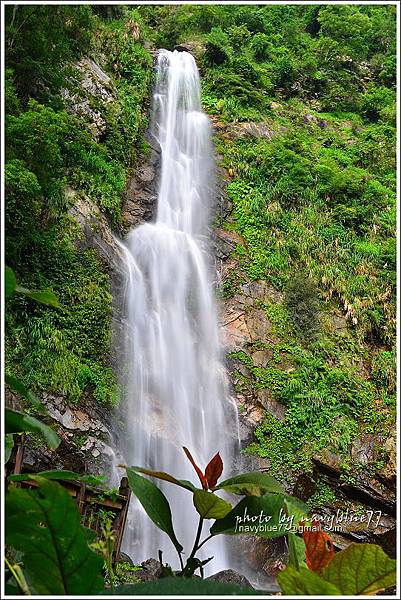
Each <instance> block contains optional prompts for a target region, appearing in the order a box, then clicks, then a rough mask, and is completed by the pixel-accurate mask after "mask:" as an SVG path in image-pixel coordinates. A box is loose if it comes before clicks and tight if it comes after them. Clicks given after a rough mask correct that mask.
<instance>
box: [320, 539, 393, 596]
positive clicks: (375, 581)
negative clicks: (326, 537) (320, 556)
mask: <svg viewBox="0 0 401 600" xmlns="http://www.w3.org/2000/svg"><path fill="white" fill-rule="evenodd" d="M321 577H322V578H323V579H325V580H326V581H328V582H330V583H332V584H333V585H335V586H336V587H337V588H338V589H339V590H340V592H341V594H343V595H345V596H361V595H371V594H375V593H376V592H378V591H379V590H383V589H386V588H388V587H391V586H393V585H395V582H396V561H395V560H393V559H392V558H390V557H389V556H387V554H386V553H385V552H384V551H383V550H382V548H381V547H380V546H377V545H376V544H355V543H354V542H353V543H351V544H350V545H349V546H348V547H347V548H346V549H345V550H342V551H341V552H338V553H337V554H335V555H334V558H333V559H332V561H331V562H330V564H329V565H328V566H327V567H326V568H325V569H323V571H322V573H321Z"/></svg>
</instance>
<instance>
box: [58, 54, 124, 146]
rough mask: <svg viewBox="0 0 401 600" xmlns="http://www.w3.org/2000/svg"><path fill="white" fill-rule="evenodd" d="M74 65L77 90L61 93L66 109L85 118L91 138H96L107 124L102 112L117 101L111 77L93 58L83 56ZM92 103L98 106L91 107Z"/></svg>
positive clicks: (65, 90) (66, 90)
mask: <svg viewBox="0 0 401 600" xmlns="http://www.w3.org/2000/svg"><path fill="white" fill-rule="evenodd" d="M76 67H77V69H78V71H79V73H80V76H81V81H80V82H79V87H78V89H77V91H76V92H75V93H74V92H72V91H71V90H69V89H63V90H62V91H61V94H62V97H63V98H64V100H65V102H66V106H67V109H68V110H69V111H70V112H72V113H73V114H76V115H78V116H80V117H84V118H85V121H86V123H87V127H88V130H89V131H90V133H91V135H92V137H93V139H94V140H97V139H99V138H100V136H101V135H102V133H103V132H104V131H105V130H106V126H107V124H106V120H105V119H104V118H103V116H102V112H103V110H104V109H105V108H106V107H107V105H108V104H111V103H112V102H116V101H117V95H116V92H115V89H114V87H113V82H112V80H111V78H110V77H109V76H108V75H107V73H105V72H104V71H103V69H102V68H101V67H100V66H99V65H98V64H97V63H95V61H94V60H92V59H91V58H88V57H84V58H82V59H81V60H80V61H79V62H78V63H77V64H76ZM94 101H95V102H94ZM94 103H95V104H96V106H97V107H98V108H96V109H95V108H93V104H94Z"/></svg>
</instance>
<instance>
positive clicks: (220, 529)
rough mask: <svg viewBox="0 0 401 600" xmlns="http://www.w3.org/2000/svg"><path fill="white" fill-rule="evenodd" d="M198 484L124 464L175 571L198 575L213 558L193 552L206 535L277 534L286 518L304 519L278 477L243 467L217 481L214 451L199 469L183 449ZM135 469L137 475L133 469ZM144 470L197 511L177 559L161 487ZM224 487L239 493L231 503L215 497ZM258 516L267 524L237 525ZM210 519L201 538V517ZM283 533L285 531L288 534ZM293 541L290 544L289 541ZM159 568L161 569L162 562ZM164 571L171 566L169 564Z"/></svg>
mask: <svg viewBox="0 0 401 600" xmlns="http://www.w3.org/2000/svg"><path fill="white" fill-rule="evenodd" d="M183 450H184V452H185V454H186V456H187V458H188V460H189V461H190V462H191V464H192V466H193V467H194V470H195V472H196V474H197V476H198V478H199V481H200V483H201V486H202V487H201V488H197V487H196V486H195V485H194V484H193V483H192V482H190V481H187V480H182V479H176V478H175V477H173V476H172V475H170V474H169V473H165V472H162V471H151V470H149V469H145V468H143V467H127V469H126V471H127V476H128V481H129V485H130V487H131V489H132V491H133V493H134V494H135V495H136V497H137V498H138V500H139V502H140V503H141V504H142V506H143V508H144V509H145V511H146V512H147V514H148V516H149V517H150V519H151V520H152V521H153V522H154V523H155V525H157V527H159V529H161V530H162V531H164V532H165V533H166V534H167V535H168V536H169V537H170V540H171V542H172V544H173V545H174V547H175V549H176V551H177V554H178V557H179V561H180V565H181V570H180V571H179V572H178V573H177V574H178V575H179V576H183V577H191V576H192V575H193V574H194V573H195V572H196V571H197V570H199V572H200V574H201V576H203V568H204V566H205V565H206V564H207V563H208V562H209V561H210V560H212V558H213V557H210V558H207V559H206V560H200V559H199V558H198V557H197V553H198V551H199V550H200V548H202V546H203V545H204V544H206V543H207V542H208V541H209V540H210V539H211V538H212V537H214V536H216V535H220V534H226V535H236V534H247V533H248V534H253V535H259V536H262V537H279V536H282V535H285V534H286V533H288V529H289V524H290V523H291V522H294V521H295V523H298V522H299V521H300V520H301V519H303V518H306V513H307V509H306V506H305V505H304V504H303V503H302V502H300V501H299V500H297V499H296V498H294V497H292V496H289V495H287V494H286V493H285V491H284V489H283V488H282V486H281V485H280V484H279V482H278V481H276V480H275V479H273V477H270V475H268V474H266V473H259V472H249V473H243V474H241V475H238V476H235V477H231V478H229V479H226V480H224V481H222V482H220V483H219V484H218V481H219V479H220V477H221V474H222V472H223V462H222V460H221V457H220V454H219V453H217V454H216V455H215V456H214V457H213V458H212V459H211V460H210V462H209V463H208V465H207V466H206V468H205V470H204V472H203V471H202V469H201V468H200V467H199V466H198V465H197V464H196V462H195V460H194V458H193V457H192V455H191V453H190V451H189V450H188V449H187V448H185V447H184V448H183ZM139 473H141V475H140V474H139ZM142 475H148V476H150V477H154V478H156V479H160V480H162V481H167V482H169V483H172V484H174V485H177V486H179V487H182V488H184V489H186V490H188V491H189V492H190V493H191V494H192V502H193V506H194V507H195V510H196V511H197V513H198V515H199V522H198V528H197V531H196V533H195V539H194V544H193V547H192V550H191V551H190V552H189V554H188V555H187V558H186V561H185V564H184V561H183V554H184V549H183V546H182V545H181V544H180V542H179V541H178V540H177V537H176V535H175V532H174V528H173V522H172V514H171V508H170V505H169V503H168V500H167V498H166V496H165V495H164V494H163V492H162V491H161V490H160V489H159V488H158V487H157V486H156V485H155V484H154V483H152V482H151V481H149V479H146V478H145V477H142ZM220 491H224V492H228V493H230V494H232V495H233V497H235V496H243V498H242V500H240V501H239V502H238V503H237V504H236V505H235V506H232V505H231V504H230V503H229V502H227V500H224V499H223V498H221V497H220V496H218V494H217V492H220ZM259 515H263V520H264V522H265V523H267V522H268V527H267V526H266V527H255V526H253V527H251V526H241V524H242V523H244V522H245V521H246V522H247V523H250V522H252V523H255V521H256V518H257V516H259ZM209 519H213V520H214V522H213V524H212V525H211V527H210V528H209V532H208V534H207V535H206V536H205V537H204V538H203V539H202V532H203V527H204V525H205V521H207V520H209ZM293 535H294V534H293V533H291V532H290V533H289V536H293ZM294 545H295V543H294ZM163 567H164V569H166V568H167V566H166V565H163ZM170 573H171V574H172V571H171V569H170Z"/></svg>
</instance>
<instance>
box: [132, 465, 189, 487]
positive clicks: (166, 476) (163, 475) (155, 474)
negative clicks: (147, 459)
mask: <svg viewBox="0 0 401 600" xmlns="http://www.w3.org/2000/svg"><path fill="white" fill-rule="evenodd" d="M130 469H132V470H133V471H137V472H138V473H143V474H144V475H149V476H150V477H155V478H156V479H161V480H162V481H169V482H170V483H174V484H175V485H178V486H180V487H182V488H184V489H186V490H189V491H190V492H194V491H195V490H196V489H197V488H196V487H195V486H194V485H193V483H191V482H190V481H187V480H186V479H176V478H175V477H173V476H172V475H170V474H169V473H165V472H164V471H151V470H150V469H144V468H142V467H130Z"/></svg>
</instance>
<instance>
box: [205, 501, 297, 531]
mask: <svg viewBox="0 0 401 600" xmlns="http://www.w3.org/2000/svg"><path fill="white" fill-rule="evenodd" d="M284 518H285V510H284V497H283V496H281V495H278V494H265V495H264V496H247V497H246V498H243V499H242V500H241V502H239V503H238V504H237V506H235V507H234V508H233V510H232V511H230V512H229V513H228V514H227V515H226V516H225V517H224V518H223V519H218V520H216V521H215V522H214V523H213V525H212V527H211V528H210V533H211V534H212V535H218V534H220V533H225V534H228V535H258V536H261V537H279V536H281V535H285V534H286V533H287V530H286V529H285V526H284V524H283V522H281V519H284Z"/></svg>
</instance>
